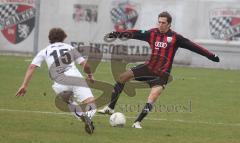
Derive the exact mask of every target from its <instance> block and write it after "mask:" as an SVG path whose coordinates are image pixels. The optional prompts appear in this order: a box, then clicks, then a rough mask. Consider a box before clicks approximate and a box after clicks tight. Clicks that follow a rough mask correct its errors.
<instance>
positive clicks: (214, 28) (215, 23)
mask: <svg viewBox="0 0 240 143" xmlns="http://www.w3.org/2000/svg"><path fill="white" fill-rule="evenodd" d="M231 20H232V18H231V17H218V18H216V17H214V18H212V19H210V30H211V35H213V36H214V37H216V38H221V33H222V32H224V30H225V29H227V28H229V27H231V25H230V23H231Z"/></svg>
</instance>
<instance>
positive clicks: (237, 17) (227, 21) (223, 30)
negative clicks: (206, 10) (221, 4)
mask: <svg viewBox="0 0 240 143" xmlns="http://www.w3.org/2000/svg"><path fill="white" fill-rule="evenodd" d="M209 25H210V33H211V35H212V37H213V38H215V39H221V40H240V9H233V8H222V9H214V10H212V11H210V20H209Z"/></svg>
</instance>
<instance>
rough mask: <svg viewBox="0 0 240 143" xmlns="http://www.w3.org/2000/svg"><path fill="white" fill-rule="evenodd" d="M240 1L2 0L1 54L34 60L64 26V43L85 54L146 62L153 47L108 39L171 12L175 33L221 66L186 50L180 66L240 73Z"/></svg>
mask: <svg viewBox="0 0 240 143" xmlns="http://www.w3.org/2000/svg"><path fill="white" fill-rule="evenodd" d="M239 3H240V1H239V0H181V1H179V0H148V1H145V0H101V1H100V0H1V1H0V30H1V33H0V53H1V54H11V55H30V56H33V55H35V54H36V53H37V52H38V51H39V50H41V49H43V48H45V47H46V46H47V45H48V44H49V43H48V32H49V30H50V29H51V28H53V27H61V28H63V29H64V30H65V31H66V33H67V34H68V37H67V39H66V41H65V42H67V43H69V44H71V45H72V46H74V47H77V48H80V49H81V50H82V52H84V51H86V50H87V51H90V52H91V53H96V54H99V53H103V57H100V58H102V59H104V60H110V59H111V55H114V57H115V58H116V59H118V60H119V59H120V60H126V61H132V62H134V61H144V59H146V57H147V56H146V55H147V54H148V53H150V52H151V51H150V49H149V46H148V43H146V42H141V41H137V40H127V41H121V40H115V41H113V42H107V41H104V36H105V34H106V33H109V32H111V31H114V30H119V29H141V30H149V29H151V28H154V27H156V26H157V20H158V19H157V18H158V14H159V13H160V12H162V11H168V12H170V14H171V15H172V17H173V23H172V27H171V28H172V30H174V31H176V32H177V33H180V34H182V35H183V36H185V37H187V38H189V39H191V40H193V41H194V42H197V43H198V44H200V45H201V46H203V47H205V48H207V49H209V50H211V51H212V52H214V53H216V54H218V55H219V57H220V59H221V62H220V63H213V62H211V61H208V59H206V58H203V57H201V56H199V55H195V54H194V53H191V52H189V51H187V50H183V49H181V50H179V51H178V52H177V55H176V58H175V64H180V65H186V66H193V67H209V68H222V69H240V62H239V61H240V4H239ZM86 46H90V47H91V48H90V49H89V47H86ZM129 55H131V56H129ZM86 56H87V54H86Z"/></svg>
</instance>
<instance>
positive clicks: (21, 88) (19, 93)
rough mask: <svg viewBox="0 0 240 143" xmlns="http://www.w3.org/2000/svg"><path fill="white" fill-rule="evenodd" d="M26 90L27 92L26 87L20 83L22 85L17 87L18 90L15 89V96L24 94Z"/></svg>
mask: <svg viewBox="0 0 240 143" xmlns="http://www.w3.org/2000/svg"><path fill="white" fill-rule="evenodd" d="M26 92H27V87H26V86H23V85H22V86H21V87H20V88H19V89H18V91H17V93H16V96H24V95H25V93H26Z"/></svg>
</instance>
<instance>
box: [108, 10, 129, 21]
mask: <svg viewBox="0 0 240 143" xmlns="http://www.w3.org/2000/svg"><path fill="white" fill-rule="evenodd" d="M124 15H125V14H124V10H123V9H122V8H114V9H112V11H111V18H112V21H113V22H114V23H119V22H121V21H120V20H123V19H125V20H126V17H125V16H124Z"/></svg>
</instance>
